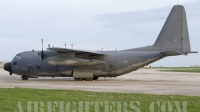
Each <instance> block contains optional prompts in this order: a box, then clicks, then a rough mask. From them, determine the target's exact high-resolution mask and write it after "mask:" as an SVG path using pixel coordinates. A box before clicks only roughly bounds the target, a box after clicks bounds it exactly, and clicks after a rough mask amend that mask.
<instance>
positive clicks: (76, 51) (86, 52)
mask: <svg viewBox="0 0 200 112" xmlns="http://www.w3.org/2000/svg"><path fill="white" fill-rule="evenodd" d="M48 49H49V50H53V51H57V52H58V53H70V52H75V54H88V55H105V54H103V53H100V52H95V51H89V50H78V49H66V48H58V47H53V48H48Z"/></svg>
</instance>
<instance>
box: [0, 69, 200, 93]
mask: <svg viewBox="0 0 200 112" xmlns="http://www.w3.org/2000/svg"><path fill="white" fill-rule="evenodd" d="M14 87H20V88H40V89H68V90H86V91H98V92H121V93H147V94H165V95H166V94H173V95H176V94H178V95H189V96H200V73H181V72H161V71H158V70H155V69H139V70H137V71H134V72H131V73H128V74H126V75H122V76H119V77H116V78H100V79H99V80H98V81H74V79H73V78H68V77H64V78H51V77H46V78H44V77H40V78H34V79H31V78H30V79H29V80H27V81H23V80H21V77H20V76H18V75H12V76H10V75H9V73H8V72H6V71H4V70H3V69H2V68H0V88H14Z"/></svg>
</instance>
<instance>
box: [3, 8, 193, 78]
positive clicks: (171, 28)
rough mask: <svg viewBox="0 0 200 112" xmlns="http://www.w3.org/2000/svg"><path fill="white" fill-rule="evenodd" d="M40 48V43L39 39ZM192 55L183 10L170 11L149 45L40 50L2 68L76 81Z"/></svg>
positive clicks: (35, 76) (19, 72)
mask: <svg viewBox="0 0 200 112" xmlns="http://www.w3.org/2000/svg"><path fill="white" fill-rule="evenodd" d="M42 46H43V40H42ZM189 53H197V52H192V51H191V49H190V41H189V34H188V27H187V20H186V13H185V9H184V7H183V6H181V5H176V6H174V7H173V8H172V10H171V12H170V14H169V16H168V18H167V20H166V22H165V24H164V26H163V28H162V30H161V32H160V34H159V36H158V38H157V40H156V41H155V43H154V44H153V45H151V46H146V47H140V48H134V49H127V50H121V51H88V50H78V49H66V48H56V47H50V48H48V50H46V51H43V47H42V51H34V50H32V51H26V52H21V53H18V54H17V55H16V56H15V57H14V58H13V60H12V61H11V62H9V63H6V64H5V66H4V69H5V70H6V71H8V72H9V73H10V75H12V73H14V74H17V75H21V78H22V80H28V78H37V77H73V78H74V79H75V80H77V81H81V80H97V79H98V78H99V77H117V76H120V75H123V74H126V73H129V72H131V71H135V70H137V69H139V68H141V67H144V66H145V65H148V64H150V63H152V62H155V61H158V60H160V59H162V58H165V57H167V56H177V55H187V54H189Z"/></svg>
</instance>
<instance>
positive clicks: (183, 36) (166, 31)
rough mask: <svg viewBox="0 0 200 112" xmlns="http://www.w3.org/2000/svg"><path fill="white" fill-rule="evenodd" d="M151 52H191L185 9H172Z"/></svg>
mask: <svg viewBox="0 0 200 112" xmlns="http://www.w3.org/2000/svg"><path fill="white" fill-rule="evenodd" d="M151 47H152V50H158V51H179V52H191V49H190V40H189V34H188V26H187V19H186V13H185V8H184V7H183V6H180V5H176V6H174V7H173V8H172V10H171V12H170V14H169V16H168V18H167V20H166V22H165V24H164V26H163V28H162V30H161V32H160V34H159V36H158V38H157V40H156V42H155V43H154V45H153V46H151Z"/></svg>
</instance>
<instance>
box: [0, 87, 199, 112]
mask: <svg viewBox="0 0 200 112" xmlns="http://www.w3.org/2000/svg"><path fill="white" fill-rule="evenodd" d="M0 95H1V96H0V112H13V111H17V112H20V111H22V110H23V112H27V110H30V109H32V112H33V111H35V112H40V111H41V110H42V111H44V112H48V109H50V110H51V109H55V112H59V111H60V109H62V108H60V107H62V103H61V102H64V103H63V105H64V107H66V108H64V110H65V111H66V110H67V109H69V110H68V111H70V112H71V111H73V110H74V112H80V111H81V110H82V112H88V111H89V112H111V111H115V112H149V111H150V108H151V109H154V111H156V112H157V111H158V110H159V109H160V108H161V109H166V111H168V110H167V109H168V108H170V105H171V109H172V110H173V112H174V111H177V110H178V111H177V112H186V111H183V109H187V112H200V97H199V96H179V95H150V94H132V93H106V92H87V91H74V90H41V89H22V88H13V89H10V88H1V89H0ZM59 101H60V102H59ZM165 102H168V103H166V105H165ZM157 103H160V105H164V107H161V106H158V105H157ZM178 103H179V104H180V107H179V106H178V105H177V104H178ZM81 104H83V105H82V106H81ZM97 104H99V106H97ZM54 106H55V108H53V107H54ZM57 106H58V107H57ZM165 106H166V108H165ZM168 106H169V107H168ZM29 107H31V108H29ZM50 107H52V108H50ZM97 107H98V108H97ZM152 107H153V108H152ZM38 108H39V111H37V110H38ZM34 109H35V110H34ZM79 109H80V110H79ZM88 109H89V110H88ZM180 109H181V110H182V111H181V110H180ZM119 110H121V111H119ZM134 110H138V111H134ZM139 110H140V111H139ZM49 112H50V111H49ZM51 112H54V111H53V110H52V111H51Z"/></svg>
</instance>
